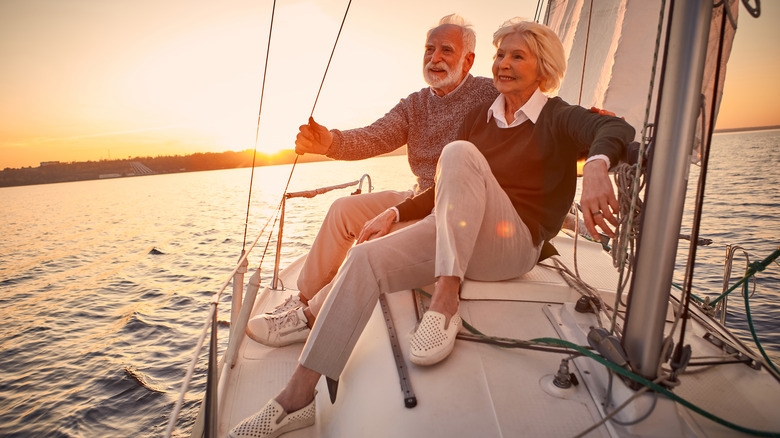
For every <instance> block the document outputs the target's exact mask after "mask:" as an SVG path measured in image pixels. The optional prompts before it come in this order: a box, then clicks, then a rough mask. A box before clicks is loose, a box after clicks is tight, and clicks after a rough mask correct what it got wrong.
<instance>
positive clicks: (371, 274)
mask: <svg viewBox="0 0 780 438" xmlns="http://www.w3.org/2000/svg"><path fill="white" fill-rule="evenodd" d="M493 44H494V45H495V46H496V48H497V51H496V55H495V58H494V62H493V81H494V83H495V85H496V88H497V89H498V91H499V92H500V93H501V95H500V96H499V97H498V98H497V99H496V100H495V101H494V102H493V103H492V104H490V105H485V106H483V107H481V108H478V109H477V110H475V111H474V112H472V113H471V114H470V115H469V116H468V117H466V120H465V122H464V124H463V126H462V127H461V129H460V133H459V136H458V138H459V139H461V140H459V141H455V142H453V143H450V144H449V145H447V146H446V147H445V148H444V151H443V152H442V154H441V157H440V158H439V164H438V168H437V172H436V180H435V186H434V187H432V188H431V189H429V190H428V191H426V192H423V193H422V194H420V195H418V196H416V197H414V198H411V199H408V200H406V201H405V202H403V203H401V204H399V205H398V206H397V207H396V208H394V209H391V210H388V211H386V212H384V213H382V214H380V215H379V216H377V217H376V218H375V219H373V220H372V221H370V222H369V223H368V224H366V226H365V228H364V230H363V232H362V233H361V236H360V237H359V239H358V243H359V244H358V245H356V246H355V247H354V248H352V249H351V250H350V252H349V255H348V256H347V259H346V260H345V262H344V265H343V266H342V268H341V270H340V271H339V273H338V274H337V275H336V278H334V280H333V282H332V283H331V285H330V286H331V291H330V294H329V296H328V298H327V300H326V301H325V304H324V306H323V308H322V310H321V311H320V313H319V315H318V318H317V319H316V322H315V324H314V328H313V330H312V332H311V335H310V336H309V338H308V340H307V342H306V345H305V346H304V349H303V352H302V354H301V358H300V363H299V365H298V367H297V368H296V369H295V371H294V372H293V375H292V377H291V378H290V381H289V382H288V383H287V386H285V388H284V389H283V390H282V391H281V392H280V393H279V394H278V395H277V396H276V398H275V399H274V400H271V401H270V402H269V403H268V404H267V405H266V406H265V407H264V408H263V409H262V410H261V411H260V412H258V413H257V414H255V415H253V416H251V417H249V418H247V419H245V420H244V421H242V422H241V423H240V424H239V425H238V426H236V427H235V428H234V429H233V430H232V431H231V432H230V436H231V437H245V436H246V437H248V436H253V437H257V436H264V437H266V436H267V437H275V436H278V435H279V434H281V433H284V432H288V431H291V430H295V429H299V428H302V427H306V426H309V425H311V424H313V423H314V418H315V404H314V395H315V387H316V384H317V382H318V380H319V379H320V377H321V375H322V374H325V375H326V376H328V377H330V378H332V379H334V380H338V377H339V375H340V374H341V371H342V370H343V368H344V366H345V364H346V362H347V358H348V357H349V355H350V354H351V352H352V349H353V348H354V345H355V343H356V342H357V339H358V338H359V336H360V333H361V332H362V330H363V328H364V327H365V325H366V323H367V322H368V319H369V317H370V316H371V313H372V311H373V309H374V307H375V305H376V302H377V299H378V297H379V294H380V293H386V292H392V291H396V290H403V289H409V288H412V287H418V286H422V285H426V284H431V283H432V282H434V281H435V282H436V286H435V288H434V292H433V296H432V299H431V306H430V310H429V311H428V312H426V313H425V314H424V315H423V318H422V321H421V322H420V325H419V327H418V328H417V331H416V332H415V333H414V334H413V335H412V337H411V339H410V343H411V345H410V360H411V361H412V362H413V363H415V364H418V365H431V364H434V363H437V362H439V361H441V360H443V359H445V358H446V357H447V356H448V355H449V354H450V352H451V351H452V348H453V346H454V343H455V336H456V334H457V332H458V330H459V328H460V325H461V320H460V316H459V314H458V292H459V289H460V282H461V281H462V280H463V278H465V277H469V278H472V279H476V280H486V281H499V280H505V279H509V278H514V277H518V276H520V275H522V274H524V273H526V272H528V271H529V270H531V268H533V266H534V265H535V264H536V262H537V260H538V257H539V254H540V251H541V246H542V243H543V242H544V241H545V240H548V239H550V238H552V237H553V236H554V235H555V234H556V233H557V232H558V230H559V229H560V227H561V224H562V223H563V221H564V218H565V216H566V214H567V212H568V209H569V206H570V205H571V202H572V201H573V200H574V193H575V189H576V178H577V170H576V161H577V158H578V156H579V155H580V154H581V153H582V152H583V151H588V156H589V157H590V158H589V161H588V162H587V163H586V165H585V167H584V170H583V194H582V198H581V205H582V207H583V209H584V215H585V222H586V225H587V226H588V228H589V229H590V230H591V231H592V232H595V228H593V225H594V224H597V225H599V227H600V228H602V230H604V231H605V232H606V233H608V234H612V231H611V230H610V229H609V227H608V226H607V224H606V220H609V221H614V217H613V216H612V213H611V211H613V210H614V209H615V208H616V207H617V201H616V199H615V195H614V193H613V191H612V185H611V183H610V181H609V177H608V174H607V170H608V167H609V165H610V164H612V163H616V161H617V160H618V159H619V157H620V156H621V155H622V153H623V151H624V148H625V145H626V144H628V143H629V142H630V141H631V140H633V137H634V129H633V128H631V127H630V126H629V125H628V124H626V123H625V122H624V121H622V120H621V119H618V118H616V117H612V116H603V115H598V114H594V113H591V112H589V111H588V110H586V109H584V108H581V107H578V106H572V105H569V104H567V103H566V102H564V101H563V100H561V99H560V98H548V97H547V96H546V95H544V94H543V93H544V92H547V91H553V90H555V89H556V88H557V87H558V85H559V84H560V80H561V78H562V77H563V72H564V69H565V57H564V52H563V47H562V45H561V42H560V41H559V40H558V38H557V37H556V35H555V34H554V33H553V32H552V31H551V30H550V29H549V28H547V27H546V26H543V25H541V24H537V23H533V22H527V21H517V20H510V21H508V22H507V23H505V24H504V25H503V26H502V27H501V28H500V29H499V30H498V31H496V33H495V34H494V38H493ZM431 210H432V212H431ZM421 217H422V218H423V219H422V220H420V221H419V222H417V223H415V224H413V225H410V226H408V227H406V228H403V229H401V230H398V231H396V232H393V233H390V234H387V233H388V231H389V229H390V227H391V225H392V223H393V222H394V221H406V220H411V219H416V218H421ZM614 223H615V222H613V224H614ZM375 237H381V238H379V239H375ZM368 239H371V240H368Z"/></svg>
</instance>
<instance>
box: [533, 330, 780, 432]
mask: <svg viewBox="0 0 780 438" xmlns="http://www.w3.org/2000/svg"><path fill="white" fill-rule="evenodd" d="M530 342H536V343H541V344H549V345H558V346H564V347H567V348H570V349H572V350H575V351H577V352H579V353H581V354H582V355H583V356H587V357H589V358H591V359H593V360H595V361H596V362H598V363H600V364H602V365H604V366H606V367H607V368H609V369H610V370H612V371H614V372H616V373H618V374H620V375H621V376H624V377H627V378H629V379H631V380H632V381H634V382H637V383H640V384H641V385H643V386H646V387H648V388H649V389H652V390H653V391H655V392H658V393H660V394H663V395H665V396H667V397H669V398H670V399H672V400H673V401H674V402H676V403H679V404H681V405H682V406H684V407H685V408H687V409H690V410H692V411H693V412H696V413H697V414H699V415H701V416H703V417H705V418H707V419H709V420H712V421H714V422H716V423H718V424H720V425H723V426H726V427H728V428H729V429H733V430H736V431H739V432H742V433H747V434H750V435H755V436H766V437H780V433H778V432H769V431H762V430H756V429H751V428H748V427H744V426H740V425H738V424H734V423H732V422H730V421H728V420H725V419H723V418H720V417H718V416H715V415H713V414H711V413H709V412H707V411H705V410H704V409H702V408H700V407H699V406H696V405H694V404H693V403H691V402H689V401H688V400H686V399H684V398H682V397H680V396H678V395H677V394H675V393H673V392H671V391H669V390H668V389H666V388H664V387H663V386H661V385H659V384H658V383H656V382H654V381H650V380H647V379H645V378H644V377H642V376H640V375H639V374H636V373H633V372H631V371H629V370H627V369H625V368H622V367H619V366H617V365H615V364H613V363H612V362H609V361H608V360H606V359H604V358H603V357H601V356H599V355H598V354H595V353H593V352H592V351H590V350H588V349H587V348H584V347H581V346H579V345H577V344H574V343H571V342H568V341H564V340H562V339H555V338H536V339H531V341H530Z"/></svg>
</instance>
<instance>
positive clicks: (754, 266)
mask: <svg viewBox="0 0 780 438" xmlns="http://www.w3.org/2000/svg"><path fill="white" fill-rule="evenodd" d="M778 257H780V248H778V249H776V250H775V251H774V252H773V253H772V254H769V256H768V257H767V258H765V259H764V260H762V261H760V262H754V263H751V264H749V265H748V269H747V271H745V276H744V277H742V278H741V279H740V280H739V281H738V282H736V284H734V286H731V287H730V288H729V290H727V291H726V292H723V293H722V294H721V295H720V296H719V297H718V298H716V299H715V300H714V301H712V302H710V305H711V306H712V305H715V304H718V301H720V300H722V299H723V298H724V297H725V296H726V295H728V294H730V293H731V292H733V291H734V290H735V289H736V288H737V287H739V286H741V285H742V284H743V283H745V282H746V281H747V280H749V279H750V277H752V276H753V275H755V274H756V273H757V272H761V271H763V270H764V269H766V267H767V266H769V264H770V263H772V262H773V261H774V260H775V259H777V258H778Z"/></svg>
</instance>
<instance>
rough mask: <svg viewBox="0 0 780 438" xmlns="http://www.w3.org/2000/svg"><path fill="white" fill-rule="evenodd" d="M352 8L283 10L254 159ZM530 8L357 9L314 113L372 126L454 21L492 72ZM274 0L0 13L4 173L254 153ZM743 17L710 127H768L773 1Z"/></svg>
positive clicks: (19, 2)
mask: <svg viewBox="0 0 780 438" xmlns="http://www.w3.org/2000/svg"><path fill="white" fill-rule="evenodd" d="M347 3H348V0H343V1H342V0H338V1H336V0H327V1H325V0H320V1H316V0H309V1H303V0H299V1H296V0H279V1H278V2H277V8H276V17H275V19H274V20H275V21H274V29H273V35H272V37H271V38H272V39H271V48H270V56H269V70H268V73H267V75H266V89H265V98H264V101H263V109H262V116H261V118H260V121H261V123H260V135H259V141H258V151H260V152H265V153H273V152H275V151H277V150H279V149H289V148H292V147H293V141H294V138H295V134H296V132H297V127H298V125H300V124H302V123H305V122H306V119H307V118H308V116H309V113H310V112H311V111H312V106H313V104H314V99H315V96H316V93H317V88H318V87H319V85H320V81H321V80H322V76H323V73H324V70H325V64H326V62H327V59H328V56H329V55H330V52H331V49H332V45H333V42H334V39H335V37H336V34H337V32H338V28H339V25H340V23H341V19H342V16H343V14H344V10H345V8H346V5H347ZM536 3H537V2H536V0H521V1H518V0H512V1H495V2H481V1H474V0H449V1H447V2H433V1H419V0H396V1H382V2H379V1H375V0H355V1H354V2H353V3H352V6H351V8H350V11H349V16H348V17H347V21H346V24H345V27H344V30H343V32H342V35H341V39H340V41H339V45H338V47H337V49H336V53H335V56H334V59H333V64H332V65H331V68H330V71H329V72H328V76H327V78H326V79H325V85H324V88H323V92H322V95H321V96H320V98H319V102H318V103H317V108H316V109H315V111H314V117H315V118H316V119H317V120H318V121H319V122H320V123H322V124H324V125H326V126H328V127H330V128H351V127H358V126H363V125H365V124H368V123H370V122H372V121H374V120H375V119H376V118H378V117H380V116H381V115H382V114H384V113H385V112H386V111H387V110H388V109H390V108H391V107H392V106H393V105H395V103H397V102H398V100H399V99H400V98H402V97H405V96H407V95H408V94H409V93H411V92H413V91H416V90H419V89H420V88H423V87H424V86H425V83H424V81H423V79H422V74H421V71H422V52H423V50H422V48H423V44H424V42H425V32H426V31H427V30H428V29H429V28H430V27H431V26H433V25H435V24H436V22H437V21H438V19H439V18H440V17H441V16H443V15H446V14H449V13H453V12H456V13H459V14H461V15H463V16H464V17H465V18H466V19H467V20H469V21H470V22H471V23H472V24H473V25H474V28H475V30H476V32H477V37H478V41H477V58H476V61H475V66H474V68H473V69H472V73H474V74H475V75H482V76H490V75H491V74H490V64H491V57H492V55H493V47H492V45H491V44H490V38H491V35H492V33H493V31H494V30H495V29H496V28H497V27H498V26H499V25H500V24H501V23H502V22H503V21H504V20H506V19H507V18H510V17H513V16H524V17H529V18H532V17H533V15H534V11H535V7H536ZM271 7H272V1H270V0H262V1H261V0H246V1H244V0H226V1H220V2H216V1H206V0H133V1H122V0H112V1H105V0H2V1H0V60H2V67H0V169H3V168H6V167H12V168H16V167H23V166H37V165H39V163H40V162H41V161H55V160H56V161H66V162H67V161H83V160H99V159H107V158H111V159H115V158H127V157H130V156H132V157H135V156H147V155H151V156H156V155H165V154H188V153H193V152H220V151H225V150H243V149H251V148H253V147H254V145H255V132H256V128H257V120H258V109H259V105H260V89H261V84H262V80H263V64H264V61H265V58H266V44H267V42H268V32H269V24H270V18H271ZM762 9H763V11H762V16H761V17H760V18H759V19H754V18H752V17H750V16H749V15H748V14H747V13H746V12H745V10H744V8H742V7H741V6H740V12H739V29H738V30H737V36H736V39H735V43H734V51H733V53H732V57H731V61H730V63H729V70H728V76H727V81H726V85H725V92H724V99H723V104H722V107H721V112H720V116H719V120H718V125H717V127H718V128H737V127H747V126H762V125H776V124H780V84H778V82H779V81H778V80H777V76H778V73H777V72H779V71H780V45H778V41H780V2H775V1H764V2H762Z"/></svg>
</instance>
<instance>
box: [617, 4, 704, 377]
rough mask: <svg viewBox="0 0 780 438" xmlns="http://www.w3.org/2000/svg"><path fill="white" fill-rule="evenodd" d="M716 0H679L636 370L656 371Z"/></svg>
mask: <svg viewBox="0 0 780 438" xmlns="http://www.w3.org/2000/svg"><path fill="white" fill-rule="evenodd" d="M711 17H712V0H690V1H689V0H685V1H680V0H678V1H675V2H673V3H672V6H671V18H672V20H671V25H670V28H669V44H668V48H667V55H666V58H667V59H666V70H665V73H664V80H663V87H662V89H661V93H662V96H663V98H662V99H661V102H660V107H659V111H658V129H657V130H656V137H655V138H656V141H655V146H654V149H655V150H654V153H653V154H654V155H653V158H652V159H653V162H652V174H651V175H650V177H649V179H648V185H647V188H646V197H645V206H644V211H643V218H642V223H641V230H640V234H639V235H640V242H639V244H638V249H637V258H636V268H635V270H634V273H633V278H632V280H631V281H632V284H631V294H630V295H629V301H628V315H627V317H626V325H625V332H624V333H625V336H624V338H623V346H624V348H625V350H626V353H627V354H628V358H629V363H630V364H631V366H632V368H633V369H634V371H635V372H637V373H638V374H640V375H642V376H643V377H645V378H648V379H655V378H656V374H657V367H658V363H659V358H660V355H661V347H662V344H663V329H664V324H665V319H666V309H667V306H668V299H669V294H670V289H671V284H672V275H673V273H674V263H675V255H676V253H677V242H678V236H679V231H680V224H681V223H682V214H683V206H684V204H685V191H686V186H687V182H688V171H689V168H690V155H691V147H692V144H693V138H694V133H695V128H696V120H697V117H698V113H699V105H700V102H701V99H702V98H701V84H702V77H703V72H704V62H705V55H706V49H707V38H708V36H709V29H710V20H711Z"/></svg>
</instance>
